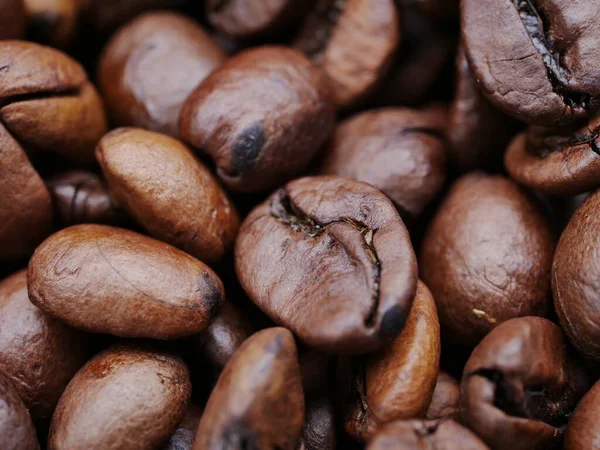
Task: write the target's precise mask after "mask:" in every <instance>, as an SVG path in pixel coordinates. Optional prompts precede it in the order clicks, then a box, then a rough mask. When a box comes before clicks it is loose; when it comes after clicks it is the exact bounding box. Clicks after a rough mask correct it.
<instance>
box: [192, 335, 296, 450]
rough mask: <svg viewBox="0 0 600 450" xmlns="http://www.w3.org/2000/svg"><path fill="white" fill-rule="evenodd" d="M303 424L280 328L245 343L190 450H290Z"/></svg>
mask: <svg viewBox="0 0 600 450" xmlns="http://www.w3.org/2000/svg"><path fill="white" fill-rule="evenodd" d="M303 423H304V394H303V392H302V381H301V377H300V368H299V366H298V359H297V354H296V345H295V343H294V338H293V337H292V334H291V333H290V332H289V331H287V330H286V329H284V328H268V329H265V330H262V331H259V332H258V333H256V334H254V335H252V336H251V337H250V338H249V339H248V340H246V342H244V343H243V344H242V346H241V347H240V348H239V349H238V350H237V351H236V352H235V354H234V355H233V358H232V359H231V360H230V361H229V362H228V363H227V365H226V366H225V369H224V370H223V373H222V374H221V377H220V378H219V381H218V382H217V385H216V386H215V388H214V390H213V392H212V394H211V396H210V399H209V400H208V403H207V405H206V409H205V411H204V414H203V415H202V419H201V420H200V425H199V427H198V432H197V434H196V440H195V442H194V447H193V448H194V450H217V449H224V448H227V449H257V450H258V449H268V448H273V449H276V448H277V449H281V450H295V449H296V445H297V443H298V438H299V436H300V431H301V429H302V424H303Z"/></svg>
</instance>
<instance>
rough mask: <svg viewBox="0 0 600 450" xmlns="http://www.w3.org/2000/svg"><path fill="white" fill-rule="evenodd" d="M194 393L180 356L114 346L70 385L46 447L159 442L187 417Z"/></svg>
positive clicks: (130, 448)
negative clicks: (191, 395) (189, 403)
mask: <svg viewBox="0 0 600 450" xmlns="http://www.w3.org/2000/svg"><path fill="white" fill-rule="evenodd" d="M190 394H191V383H190V380H189V374H188V370H187V367H186V366H185V364H184V363H183V361H181V360H180V359H179V358H177V357H175V356H172V355H170V354H168V353H164V352H159V351H155V350H151V349H149V348H143V347H135V346H132V345H123V346H117V347H112V348H110V349H108V350H105V351H104V352H102V353H100V354H99V355H97V356H96V357H94V358H93V359H92V360H91V361H89V362H88V363H87V364H86V365H85V366H84V367H83V368H82V369H81V370H80V371H79V372H77V374H76V375H75V377H74V378H73V379H72V380H71V382H70V383H69V385H68V386H67V389H66V390H65V392H64V394H63V395H62V397H61V398H60V401H59V402H58V406H57V407H56V411H55V412H54V416H53V417H52V425H51V427H50V435H49V438H48V450H62V449H69V450H77V449H106V448H119V449H128V450H134V449H140V450H142V449H148V448H160V445H161V444H162V443H164V442H165V441H166V440H167V439H168V438H169V436H171V434H173V432H174V431H175V430H176V429H177V426H178V424H179V423H180V421H181V419H183V417H184V414H185V410H186V406H187V403H188V401H189V398H190ZM115 424H118V426H115Z"/></svg>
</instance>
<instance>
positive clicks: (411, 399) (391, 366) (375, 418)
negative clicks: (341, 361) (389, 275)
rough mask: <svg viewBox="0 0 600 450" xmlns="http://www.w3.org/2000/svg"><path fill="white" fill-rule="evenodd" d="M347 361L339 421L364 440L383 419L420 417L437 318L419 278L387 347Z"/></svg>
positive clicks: (436, 347)
mask: <svg viewBox="0 0 600 450" xmlns="http://www.w3.org/2000/svg"><path fill="white" fill-rule="evenodd" d="M363 358H364V359H362V360H361V359H356V360H354V361H352V362H351V365H352V368H351V371H352V380H351V393H352V394H351V397H350V398H349V399H348V400H347V402H348V403H347V404H346V406H345V418H344V425H345V428H346V431H347V432H348V433H350V435H351V436H353V437H354V438H355V439H358V440H360V441H363V442H365V441H367V442H368V441H369V440H370V439H371V438H372V437H373V436H374V435H375V433H376V432H377V430H379V429H380V428H381V427H382V426H383V425H384V424H386V423H389V422H392V421H394V420H399V419H412V418H417V417H424V416H425V412H426V411H427V407H428V406H429V403H430V402H431V397H432V395H433V389H434V388H435V383H436V380H437V377H438V372H439V363H440V324H439V322H438V318H437V311H436V309H435V303H434V301H433V297H432V296H431V293H430V292H429V289H427V287H426V286H425V285H424V284H423V283H421V282H419V284H418V285H417V294H416V295H415V299H414V301H413V304H412V308H411V310H410V314H409V315H408V319H407V320H406V325H405V326H404V329H403V330H402V332H401V333H400V335H399V336H398V337H397V338H396V340H395V341H394V342H392V343H391V344H390V345H388V346H387V347H384V348H383V349H381V350H379V351H378V352H375V353H372V354H370V355H368V356H365V357H363Z"/></svg>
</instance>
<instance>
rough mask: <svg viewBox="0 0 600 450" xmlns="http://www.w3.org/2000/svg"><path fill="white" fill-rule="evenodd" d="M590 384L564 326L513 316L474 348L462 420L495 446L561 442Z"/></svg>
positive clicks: (464, 381)
mask: <svg viewBox="0 0 600 450" xmlns="http://www.w3.org/2000/svg"><path fill="white" fill-rule="evenodd" d="M588 387H589V383H588V379H587V375H586V373H585V369H584V368H583V365H582V364H581V363H580V362H579V361H578V360H577V357H576V355H575V354H574V352H573V351H572V350H571V349H570V348H569V347H568V346H567V344H566V342H565V339H564V335H563V333H562V331H561V330H560V328H559V327H558V326H556V325H555V324H553V323H552V322H550V321H549V320H546V319H543V318H541V317H521V318H517V319H512V320H509V321H507V322H505V323H503V324H501V325H499V326H498V327H497V328H495V329H493V330H492V331H491V332H490V333H489V334H488V335H487V336H486V337H485V338H484V339H483V340H482V341H481V343H480V344H479V345H478V346H477V347H476V348H475V350H474V351H473V354H472V355H471V357H470V358H469V361H468V362H467V365H466V366H465V370H464V374H463V379H462V383H461V399H460V401H461V408H460V411H461V419H462V422H463V423H464V424H466V425H467V426H468V427H469V428H471V429H472V430H473V431H475V433H476V434H477V435H478V436H479V437H481V438H482V439H483V440H484V441H485V442H486V443H487V445H489V447H490V448H491V449H492V450H496V449H497V450H501V449H502V450H505V449H507V448H510V449H514V450H520V449H523V450H525V449H527V450H536V449H540V450H541V449H550V448H555V447H557V446H558V445H559V444H560V442H561V439H562V435H563V432H564V428H565V426H566V425H567V422H568V421H569V417H570V416H571V413H572V412H573V409H574V408H575V405H576V404H577V402H578V400H579V399H580V398H581V397H582V396H583V394H585V392H586V389H587V388H588Z"/></svg>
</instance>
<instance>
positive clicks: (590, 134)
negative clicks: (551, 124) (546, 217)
mask: <svg viewBox="0 0 600 450" xmlns="http://www.w3.org/2000/svg"><path fill="white" fill-rule="evenodd" d="M504 162H505V165H506V170H507V171H508V173H509V174H510V176H511V177H513V178H514V179H515V180H516V181H517V182H518V183H520V184H523V185H525V186H527V187H529V188H531V189H535V190H536V191H539V192H541V193H543V194H547V195H553V196H560V197H566V196H573V195H577V194H581V193H583V192H587V191H590V190H593V189H595V188H596V187H598V186H600V116H597V117H595V118H593V119H591V120H590V121H589V123H587V124H585V125H584V126H581V125H577V126H576V127H569V128H562V129H557V128H542V127H530V128H529V130H528V131H527V132H523V133H521V134H519V135H518V136H517V137H516V138H515V139H514V140H513V142H512V143H511V145H510V147H508V150H507V151H506V155H505V157H504Z"/></svg>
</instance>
